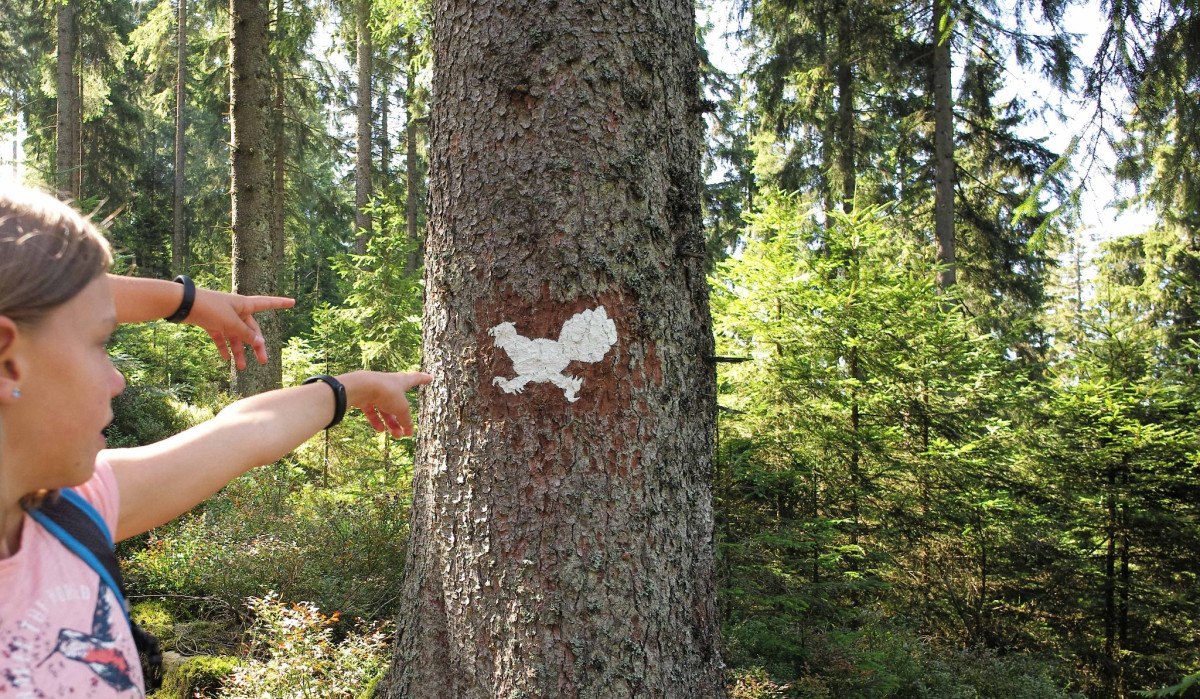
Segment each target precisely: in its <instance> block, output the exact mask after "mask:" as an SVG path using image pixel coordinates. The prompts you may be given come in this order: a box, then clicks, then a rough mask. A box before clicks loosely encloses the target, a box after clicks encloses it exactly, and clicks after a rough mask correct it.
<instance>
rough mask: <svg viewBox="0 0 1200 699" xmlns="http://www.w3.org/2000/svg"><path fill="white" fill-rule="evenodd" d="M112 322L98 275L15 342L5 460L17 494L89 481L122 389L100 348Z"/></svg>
mask: <svg viewBox="0 0 1200 699" xmlns="http://www.w3.org/2000/svg"><path fill="white" fill-rule="evenodd" d="M116 325H117V316H116V310H115V308H114V306H113V300H112V293H111V291H110V290H109V285H108V279H107V278H106V277H105V275H99V276H98V277H97V278H96V279H95V280H93V281H92V282H91V283H90V284H88V286H86V287H84V289H83V291H81V292H80V293H79V294H77V295H76V296H75V297H74V298H72V299H71V300H70V301H68V302H67V303H65V304H63V305H62V306H59V307H58V308H56V309H54V310H53V311H51V312H50V313H49V314H48V315H47V316H46V317H45V318H44V319H43V320H42V322H41V323H39V324H38V325H37V326H35V327H33V328H28V329H25V330H24V331H23V332H22V333H21V334H20V335H19V336H18V338H17V341H16V342H15V343H14V345H13V347H12V350H13V352H12V353H11V354H10V356H9V361H10V362H12V364H10V365H8V366H6V371H9V372H15V376H11V378H14V379H15V380H16V383H17V385H18V387H19V388H20V390H21V397H20V399H19V400H15V401H12V402H10V403H9V404H8V405H7V406H6V410H5V431H6V433H7V435H6V442H7V444H6V445H5V451H6V452H7V453H6V458H10V459H12V462H11V464H12V465H13V466H14V467H15V468H16V470H17V474H16V475H17V477H18V479H19V480H20V481H23V482H22V483H20V484H19V486H20V487H22V488H23V489H24V492H33V491H35V490H39V489H41V488H64V487H69V486H74V485H79V484H81V483H83V482H84V481H86V480H87V479H88V478H90V477H91V475H92V471H93V468H94V466H95V462H96V455H97V453H99V451H100V450H101V449H103V448H104V434H103V432H102V431H103V430H104V428H105V427H106V426H107V425H108V423H109V422H111V421H112V399H113V398H114V397H116V396H117V395H118V394H119V393H120V392H121V391H122V390H124V388H125V378H124V377H123V376H121V374H120V372H118V371H117V370H116V368H114V367H113V365H112V361H111V360H110V359H109V356H108V348H107V343H108V340H109V337H110V336H111V335H112V333H113V330H115V329H116Z"/></svg>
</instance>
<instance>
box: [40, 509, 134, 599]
mask: <svg viewBox="0 0 1200 699" xmlns="http://www.w3.org/2000/svg"><path fill="white" fill-rule="evenodd" d="M29 516H30V517H32V518H33V519H34V521H36V522H37V523H38V524H40V525H42V527H44V528H45V529H46V531H48V532H50V533H51V534H52V535H53V536H54V538H56V539H58V540H59V541H60V542H62V544H63V546H66V547H67V549H68V550H69V551H71V553H73V554H75V555H76V556H78V557H79V558H80V559H81V560H82V561H83V562H84V563H87V565H88V567H89V568H91V569H92V570H94V571H95V572H96V574H97V575H99V576H100V580H101V581H103V582H104V584H105V585H106V586H108V588H109V589H110V590H112V592H113V594H114V595H116V597H117V601H118V602H119V603H120V606H121V611H122V612H123V613H124V614H125V617H126V618H128V617H129V608H128V605H127V604H126V602H125V594H124V589H123V587H122V582H123V581H122V579H121V569H120V567H119V564H118V563H117V555H116V551H115V546H114V544H113V539H112V533H111V532H109V530H108V525H107V524H106V523H105V522H104V518H103V517H101V516H100V513H99V512H97V511H96V508H94V507H92V504H91V503H89V502H88V501H87V500H84V499H83V498H82V497H81V496H80V495H79V494H78V493H76V492H75V491H73V490H70V489H65V490H62V491H59V497H58V498H57V499H55V500H53V501H50V502H45V503H42V504H41V505H40V506H39V507H37V508H33V509H30V510H29Z"/></svg>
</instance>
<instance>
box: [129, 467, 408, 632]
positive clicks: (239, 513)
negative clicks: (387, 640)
mask: <svg viewBox="0 0 1200 699" xmlns="http://www.w3.org/2000/svg"><path fill="white" fill-rule="evenodd" d="M310 478H311V473H310V472H308V471H306V470H305V469H302V468H299V467H297V466H296V465H294V464H287V463H285V464H277V465H274V466H270V467H266V468H262V469H258V470H256V471H254V472H252V473H251V474H249V475H247V476H245V477H243V478H240V479H238V480H237V481H235V482H234V483H233V484H231V485H230V486H229V487H228V488H226V489H225V490H224V491H223V492H222V493H221V494H220V495H219V496H217V497H216V498H214V499H212V500H211V501H210V502H209V503H208V504H206V505H205V506H204V507H202V508H201V509H199V510H197V511H195V512H193V513H192V514H189V515H186V516H184V517H182V518H180V519H179V520H177V521H175V522H173V523H171V524H169V525H167V526H165V527H162V528H160V529H158V530H155V531H154V532H152V533H151V534H150V535H149V536H148V537H147V538H146V539H145V541H144V542H143V544H142V546H141V548H137V549H135V550H133V551H132V552H130V553H128V554H127V560H126V577H127V580H128V581H129V584H130V587H131V588H132V589H134V590H136V592H137V593H138V594H142V595H167V596H173V597H185V598H204V599H207V600H209V602H208V603H207V604H208V605H209V606H210V607H211V605H212V603H213V602H215V603H217V604H218V605H220V606H222V607H225V608H227V609H237V608H239V607H240V605H241V604H242V601H243V600H245V599H246V598H248V597H256V596H261V595H263V594H265V593H266V592H267V591H268V590H276V591H278V592H279V594H280V595H282V596H283V597H285V598H287V599H306V600H311V601H313V603H314V604H317V605H318V606H319V607H321V608H322V609H331V610H339V611H341V612H342V614H343V616H345V617H347V618H354V617H362V618H367V619H382V618H390V617H391V616H392V615H393V614H394V613H395V612H396V608H395V602H396V600H395V585H394V580H395V577H396V576H397V575H398V574H399V572H400V571H402V570H403V568H404V555H405V550H406V544H407V532H408V500H407V499H406V498H402V497H397V496H395V495H393V493H395V492H396V491H397V490H400V489H401V486H400V485H399V484H398V483H395V482H394V481H395V480H399V479H400V478H402V476H401V475H399V472H396V475H395V477H394V478H393V477H391V476H383V477H380V478H379V479H378V480H376V481H371V480H370V478H372V476H369V475H364V474H359V475H358V476H356V477H355V483H357V484H355V483H352V484H349V485H341V486H339V487H336V488H319V487H316V486H314V485H312V484H311V483H309V479H310ZM364 484H365V485H364ZM193 611H194V612H196V613H199V612H200V610H199V609H196V610H193ZM201 615H203V614H201Z"/></svg>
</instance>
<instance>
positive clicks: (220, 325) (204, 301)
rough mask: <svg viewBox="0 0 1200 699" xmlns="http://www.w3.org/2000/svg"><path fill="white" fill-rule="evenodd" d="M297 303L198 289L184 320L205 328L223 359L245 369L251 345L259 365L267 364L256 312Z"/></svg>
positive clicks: (267, 297) (280, 297) (266, 297)
mask: <svg viewBox="0 0 1200 699" xmlns="http://www.w3.org/2000/svg"><path fill="white" fill-rule="evenodd" d="M294 305H296V300H295V299H289V298H285V297H282V296H240V295H238V294H228V293H225V292H223V291H212V290H211V289H201V288H197V289H196V302H195V305H193V306H192V312H191V314H190V315H188V317H187V320H185V321H184V322H185V323H188V324H190V325H195V326H197V327H199V328H202V329H204V331H205V332H207V333H208V336H209V337H211V338H212V341H213V343H215V344H216V346H217V351H218V352H220V353H221V358H222V359H224V360H225V361H229V360H230V359H233V361H234V364H235V365H236V366H237V368H238V370H242V369H245V368H246V350H245V345H249V346H250V348H251V350H252V351H253V352H254V356H255V358H256V359H258V363H259V364H266V363H267V343H266V341H265V340H263V336H262V330H261V329H260V328H259V327H258V321H256V320H255V319H254V314H255V313H261V312H263V311H271V310H277V309H282V308H291V307H292V306H294Z"/></svg>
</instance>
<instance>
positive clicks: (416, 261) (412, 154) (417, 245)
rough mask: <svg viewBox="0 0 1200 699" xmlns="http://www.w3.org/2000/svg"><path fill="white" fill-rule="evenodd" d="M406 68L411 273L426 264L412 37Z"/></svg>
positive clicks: (406, 174) (406, 183)
mask: <svg viewBox="0 0 1200 699" xmlns="http://www.w3.org/2000/svg"><path fill="white" fill-rule="evenodd" d="M405 46H406V49H407V50H406V51H405V59H406V62H405V69H404V106H405V109H406V111H407V114H406V115H405V125H404V139H405V143H404V148H405V153H404V168H405V171H404V186H405V204H404V212H405V217H406V221H405V223H406V226H407V231H408V239H409V241H410V242H411V244H412V252H411V253H409V256H408V264H407V269H408V271H409V272H416V271H417V270H418V269H420V268H421V265H423V264H425V237H424V236H423V235H421V231H419V230H418V229H417V212H418V211H419V210H420V207H421V196H420V191H419V190H420V187H421V176H420V172H419V171H418V167H419V165H418V161H417V103H416V100H417V96H416V83H417V76H416V71H415V70H414V69H413V66H412V61H413V51H415V50H416V49H415V46H414V42H413V38H412V37H411V36H409V37H408V39H407V41H406V42H405Z"/></svg>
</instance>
